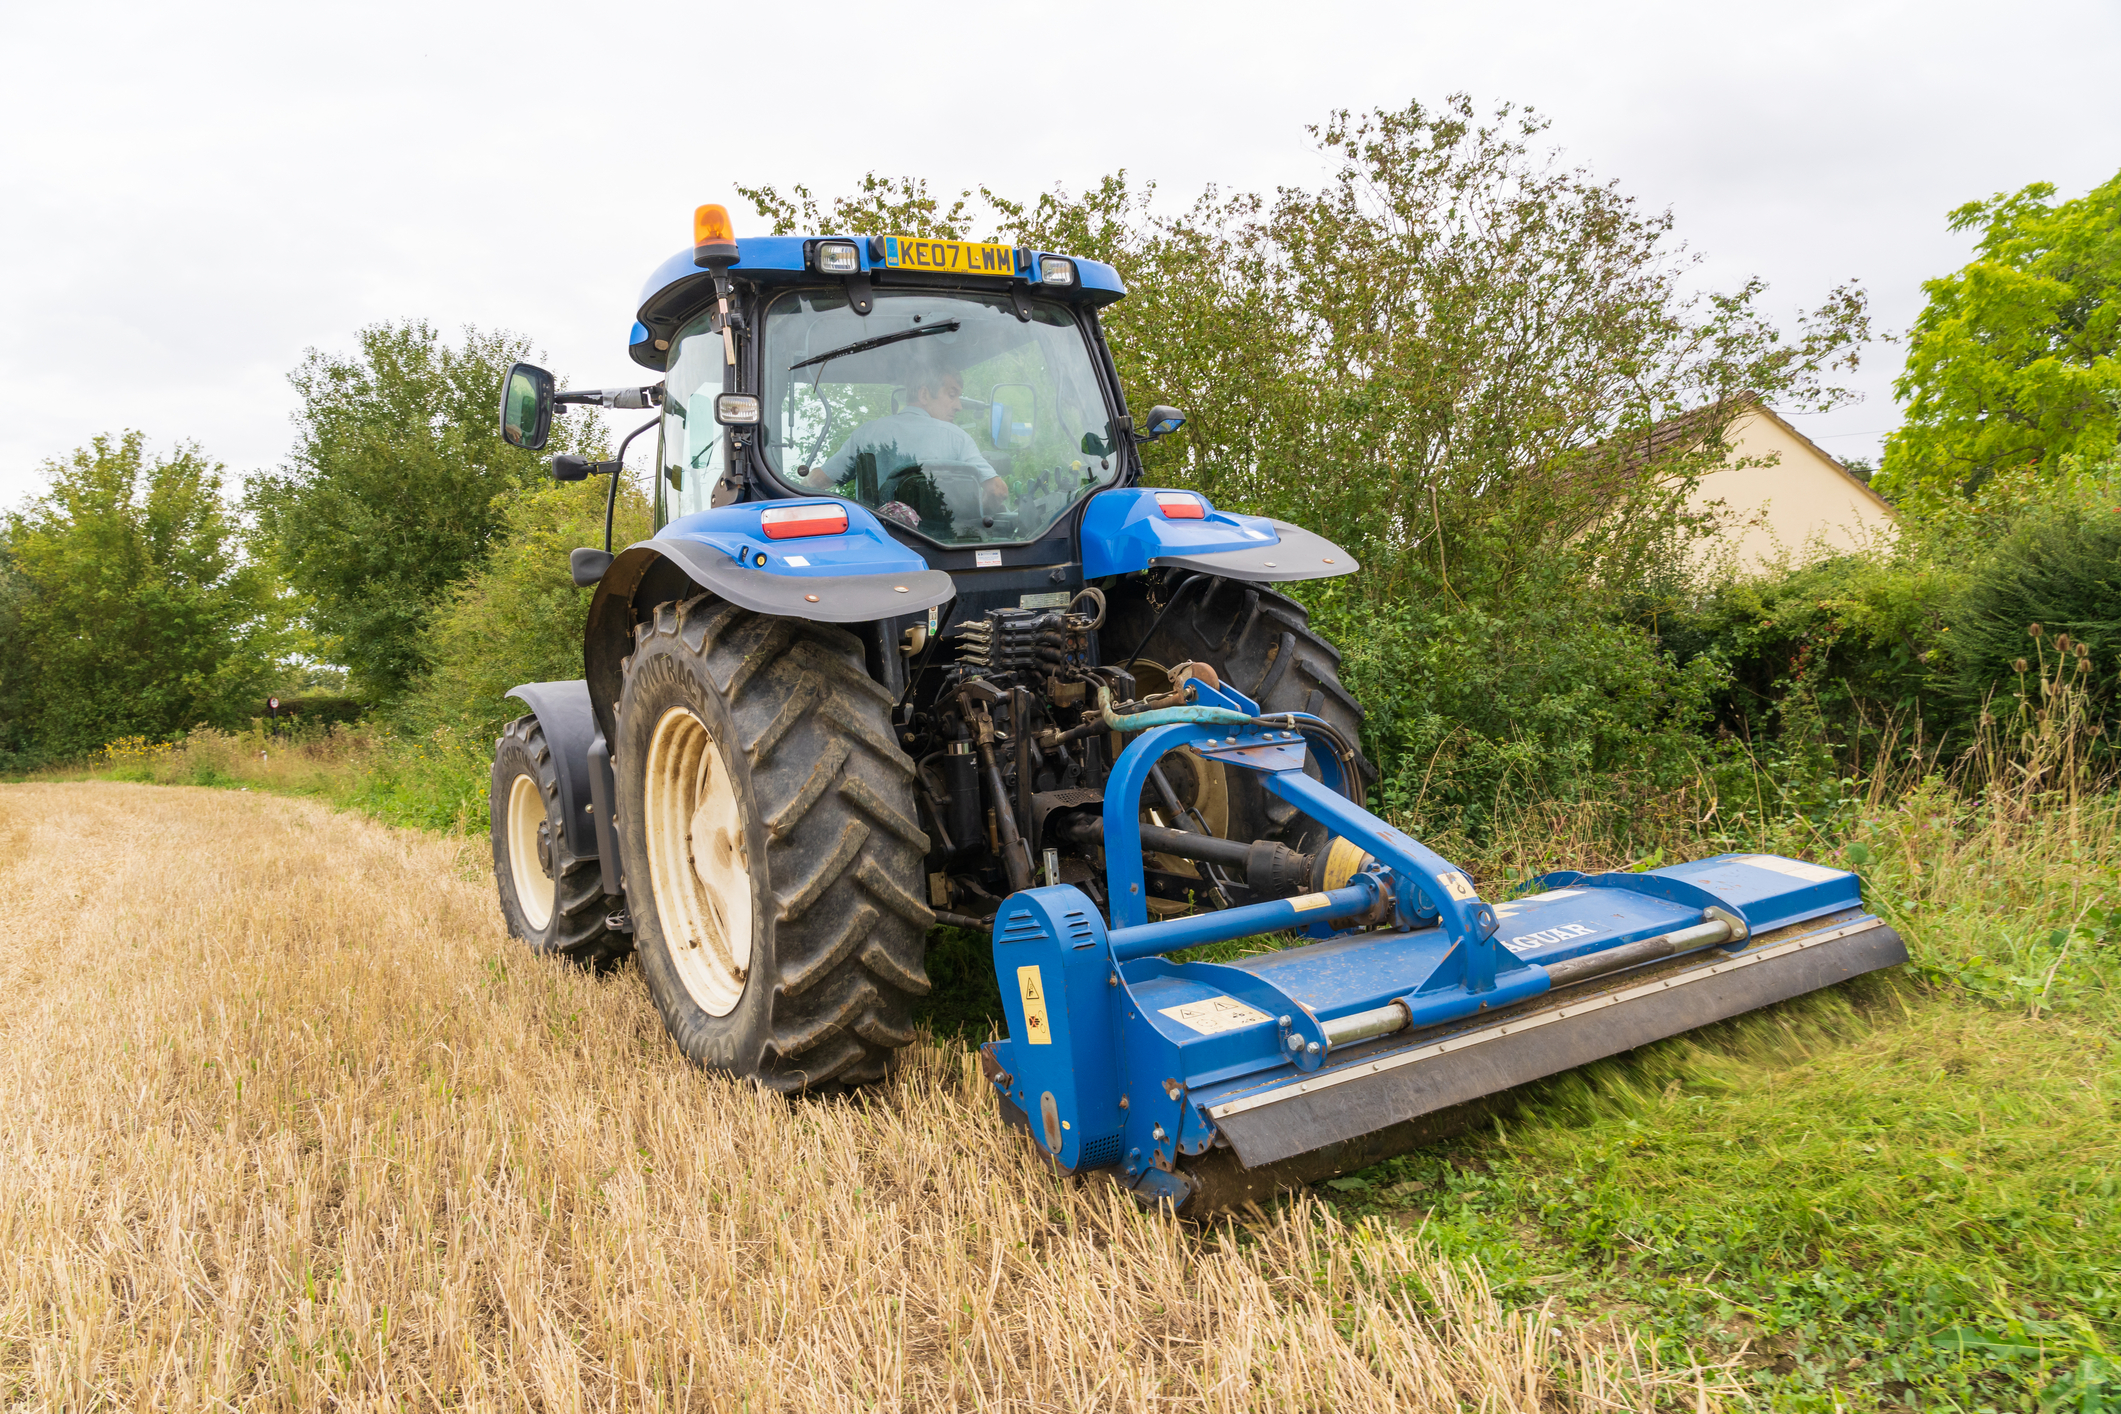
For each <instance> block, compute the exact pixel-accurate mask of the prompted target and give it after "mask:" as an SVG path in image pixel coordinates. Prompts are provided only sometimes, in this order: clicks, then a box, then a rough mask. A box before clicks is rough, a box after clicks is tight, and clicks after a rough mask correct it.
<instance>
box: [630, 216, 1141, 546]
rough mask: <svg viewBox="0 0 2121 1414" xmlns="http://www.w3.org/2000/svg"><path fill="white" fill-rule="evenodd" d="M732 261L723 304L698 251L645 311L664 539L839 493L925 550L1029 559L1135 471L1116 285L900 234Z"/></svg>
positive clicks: (644, 347) (810, 242) (1072, 264)
mask: <svg viewBox="0 0 2121 1414" xmlns="http://www.w3.org/2000/svg"><path fill="white" fill-rule="evenodd" d="M736 248H737V258H736V259H735V260H734V261H732V262H730V264H729V265H728V267H727V271H726V279H725V280H724V281H723V287H724V288H725V289H726V296H725V294H724V288H718V287H717V284H716V277H715V276H714V275H713V274H712V273H711V272H707V273H703V271H702V269H701V268H700V267H699V266H698V265H696V264H695V260H696V258H697V257H696V256H695V254H694V252H692V251H685V252H680V253H679V254H678V255H676V256H674V257H673V258H672V259H671V260H670V261H668V262H666V263H665V264H664V265H663V267H662V268H661V269H659V270H658V271H657V272H656V273H655V274H654V275H653V276H651V277H650V279H649V282H648V287H647V288H646V289H645V290H644V291H643V293H642V300H641V310H640V319H639V322H638V323H637V324H636V325H635V330H634V342H633V345H632V350H631V351H632V354H633V357H634V358H635V360H636V361H637V362H640V363H642V364H644V365H646V366H648V367H650V368H654V369H657V370H658V371H660V372H662V373H663V375H664V383H663V425H662V428H661V443H662V450H661V455H660V457H659V458H658V467H659V469H660V473H661V474H660V476H659V477H658V480H657V493H656V494H657V510H658V525H659V526H660V525H662V524H665V523H668V522H670V521H675V520H681V519H683V518H685V517H687V516H691V515H696V514H698V513H700V512H702V511H706V510H709V509H711V508H713V507H715V506H718V505H726V504H728V503H730V502H731V501H735V500H773V499H779V498H787V497H808V496H832V497H837V498H841V499H844V500H848V501H852V502H854V503H855V504H857V505H860V506H862V507H864V508H865V509H867V510H869V511H870V512H872V513H873V514H874V515H875V516H876V518H877V519H878V520H879V521H880V522H882V523H883V524H884V525H885V526H887V527H888V528H889V530H890V532H891V533H892V534H893V535H894V536H896V537H898V538H900V539H901V540H903V541H905V542H906V543H907V544H908V545H909V548H913V549H915V550H916V553H923V552H932V551H934V550H942V549H956V548H959V547H982V546H1002V545H1025V544H1029V543H1032V542H1035V541H1038V540H1039V539H1041V538H1042V537H1045V536H1047V535H1048V533H1049V532H1051V531H1053V530H1054V529H1055V528H1056V527H1057V526H1058V525H1059V524H1060V523H1061V522H1062V521H1063V520H1065V519H1067V518H1068V517H1069V515H1070V512H1072V511H1074V510H1076V509H1077V508H1078V507H1079V506H1080V505H1081V504H1082V502H1083V501H1084V500H1085V499H1086V498H1087V497H1089V496H1090V495H1092V494H1093V493H1095V492H1097V491H1099V490H1101V489H1104V488H1106V487H1110V486H1113V485H1115V484H1119V483H1120V482H1121V481H1122V480H1123V479H1131V478H1132V476H1133V475H1134V474H1135V473H1136V471H1137V467H1138V464H1137V463H1136V461H1135V459H1134V456H1133V438H1132V436H1131V435H1130V434H1131V432H1132V423H1131V421H1130V420H1129V419H1128V417H1127V413H1126V407H1125V402H1124V400H1123V398H1122V396H1121V393H1120V390H1119V387H1118V384H1117V380H1116V378H1115V376H1114V372H1113V368H1112V363H1111V359H1110V357H1109V355H1108V354H1107V352H1106V350H1105V347H1104V339H1103V333H1102V331H1101V330H1100V328H1099V327H1098V322H1097V314H1096V311H1097V309H1098V307H1099V306H1100V305H1103V304H1108V303H1110V302H1112V301H1113V300H1116V299H1118V298H1120V297H1121V295H1123V294H1124V293H1125V291H1124V288H1123V286H1122V285H1121V283H1120V281H1119V278H1118V276H1117V275H1116V274H1115V273H1114V272H1113V271H1112V269H1111V268H1110V267H1109V266H1105V265H1102V264H1099V263H1097V262H1095V261H1088V260H1082V259H1078V258H1075V257H1070V256H1064V255H1054V254H1049V253H1046V252H1040V251H1033V250H1029V249H1025V248H1020V247H1015V246H1006V245H996V244H987V243H977V242H969V241H938V240H915V239H911V238H907V237H900V236H881V237H862V238H856V237H840V238H835V237H785V236H767V237H756V238H752V239H749V240H745V241H743V242H741V243H737V245H736ZM725 298H726V302H727V307H728V311H729V315H728V318H727V320H726V321H725V318H724V315H723V303H724V299H725ZM725 395H734V398H733V400H732V401H724V398H725ZM733 413H734V414H735V415H734V416H733V415H732V414H733ZM738 417H747V418H750V419H751V420H750V421H739V420H737V419H738ZM1170 425H1172V426H1175V425H1176V423H1175V421H1174V422H1172V423H1171V424H1170ZM967 558H970V559H972V560H973V561H974V563H975V564H976V563H977V555H976V553H975V555H974V556H971V557H967ZM1063 558H1067V559H1074V558H1076V557H1075V556H1073V555H1068V556H1064V557H1063Z"/></svg>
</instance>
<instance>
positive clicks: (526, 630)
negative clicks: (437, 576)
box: [395, 478, 650, 742]
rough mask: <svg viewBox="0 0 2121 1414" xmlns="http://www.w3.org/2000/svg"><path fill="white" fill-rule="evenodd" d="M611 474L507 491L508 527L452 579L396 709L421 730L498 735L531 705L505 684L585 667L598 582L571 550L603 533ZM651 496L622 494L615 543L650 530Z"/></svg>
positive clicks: (502, 513) (504, 516) (597, 542)
mask: <svg viewBox="0 0 2121 1414" xmlns="http://www.w3.org/2000/svg"><path fill="white" fill-rule="evenodd" d="M607 491H608V483H606V482H605V481H604V480H603V479H602V478H598V479H596V480H594V481H582V482H575V483H572V484H559V485H554V484H550V483H548V484H546V485H544V486H542V487H537V488H534V489H532V490H528V491H524V492H521V493H518V494H516V495H513V496H509V497H505V498H503V500H502V502H501V504H499V505H498V506H497V507H496V513H497V519H498V522H499V527H500V528H499V530H498V531H497V532H496V533H495V536H494V546H493V549H492V552H491V553H490V554H489V555H488V556H487V558H486V559H485V561H484V562H483V563H482V564H481V565H480V566H479V568H477V569H475V570H473V571H472V572H471V573H470V574H469V575H467V576H465V578H464V579H462V580H460V581H459V582H458V583H457V584H456V585H455V586H454V587H453V588H451V589H450V590H449V592H448V594H447V596H446V597H445V598H444V599H443V600H442V601H441V603H440V605H439V606H438V607H437V608H436V610H435V613H434V618H433V621H432V623H431V624H430V626H429V628H428V630H427V633H426V636H425V638H424V640H423V645H424V653H425V656H426V657H427V659H428V661H429V662H431V663H432V664H433V666H432V667H431V668H429V669H428V671H427V673H426V675H425V676H424V677H422V678H421V679H419V680H418V682H417V683H416V684H415V685H414V687H413V688H412V690H411V692H410V693H408V694H407V697H406V699H405V701H404V702H403V703H402V704H401V705H400V706H399V708H398V710H397V711H396V713H395V717H396V719H397V721H398V722H399V723H400V724H401V725H402V726H404V727H405V728H406V729H407V730H409V731H411V732H413V733H415V734H416V735H421V736H426V735H429V734H431V733H433V732H434V731H435V730H436V729H438V728H443V727H447V728H449V729H451V730H455V731H458V732H461V733H463V734H465V735H466V737H467V739H473V740H476V739H482V738H483V739H486V740H488V741H489V742H490V740H491V738H492V737H493V736H494V734H495V733H496V732H498V731H499V730H500V729H501V728H502V727H503V726H504V725H506V724H507V723H508V722H509V721H510V720H512V719H513V718H516V717H519V716H521V715H522V714H523V711H524V708H523V705H522V704H521V703H519V702H516V701H515V700H514V699H512V698H508V697H505V696H504V694H505V693H506V692H507V691H508V689H509V688H511V687H514V686H516V685H517V684H518V683H524V682H552V681H556V680H562V679H567V678H578V677H580V676H582V630H583V627H584V625H585V624H587V622H588V619H589V599H590V593H591V591H589V590H587V589H579V588H577V587H576V586H575V582H574V577H573V575H572V573H571V572H570V570H569V568H568V562H567V556H568V553H569V552H570V551H572V550H574V549H576V548H578V547H580V546H584V545H591V546H601V545H602V544H603V543H604V498H605V495H606V494H607ZM649 533H650V531H649V508H648V501H647V498H646V497H644V496H643V495H641V493H640V492H639V491H638V490H637V489H635V488H633V487H631V486H628V487H626V488H625V489H624V490H623V491H622V492H621V494H620V497H619V504H618V514H617V517H616V522H615V524H614V527H613V536H612V543H613V544H614V545H618V546H624V545H626V544H629V543H631V542H632V541H635V540H644V539H646V538H647V537H648V535H649Z"/></svg>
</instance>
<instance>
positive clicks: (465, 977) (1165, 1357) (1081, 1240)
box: [0, 783, 1727, 1412]
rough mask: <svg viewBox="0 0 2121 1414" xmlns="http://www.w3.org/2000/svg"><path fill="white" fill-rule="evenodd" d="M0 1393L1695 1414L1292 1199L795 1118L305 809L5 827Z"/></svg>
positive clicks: (930, 1069) (181, 800) (1703, 1402)
mask: <svg viewBox="0 0 2121 1414" xmlns="http://www.w3.org/2000/svg"><path fill="white" fill-rule="evenodd" d="M0 840H4V841H6V843H7V844H8V846H9V847H8V848H7V850H6V851H5V857H6V859H7V860H8V864H7V866H6V867H7V868H8V870H9V871H10V873H11V875H12V877H11V878H10V879H9V880H8V886H7V887H6V888H5V889H4V890H0V898H5V899H6V900H8V903H7V905H6V908H7V910H8V924H9V935H10V936H11V937H12V938H13V939H14V940H15V946H14V947H12V948H10V949H9V950H8V951H7V953H6V954H5V955H4V957H0V1034H4V1038H5V1049H4V1057H0V1389H4V1390H5V1398H6V1400H7V1402H8V1403H9V1404H10V1405H15V1406H28V1405H34V1406H37V1407H43V1408H79V1409H90V1408H101V1407H111V1408H116V1407H121V1406H122V1407H128V1408H133V1407H153V1408H157V1409H165V1410H185V1409H197V1408H205V1407H215V1408H226V1407H229V1406H241V1407H243V1408H246V1409H270V1408H298V1407H321V1406H327V1405H329V1406H335V1407H346V1408H371V1407H374V1408H380V1407H392V1408H397V1407H411V1408H442V1407H448V1408H466V1409H469V1408H508V1409H518V1408H524V1407H530V1408H536V1409H540V1410H588V1409H615V1408H636V1407H639V1408H658V1409H698V1410H707V1409H713V1410H740V1409H741V1410H751V1411H768V1410H787V1411H796V1410H813V1409H814V1410H832V1411H835V1412H837V1411H843V1410H849V1409H856V1410H866V1409H878V1410H914V1409H952V1408H965V1409H972V1408H979V1409H1056V1410H1079V1409H1082V1410H1087V1409H1112V1410H1131V1409H1149V1408H1152V1407H1153V1408H1156V1409H1159V1410H1171V1409H1202V1410H1238V1409H1272V1410H1338V1411H1353V1410H1367V1409H1380V1410H1381V1409H1439V1410H1440V1409H1461V1408H1479V1409H1482V1410H1495V1411H1520V1410H1521V1411H1533V1410H1549V1409H1557V1408H1579V1409H1630V1410H1633V1409H1643V1410H1647V1409H1651V1408H1653V1407H1660V1406H1661V1407H1683V1408H1707V1407H1710V1406H1711V1405H1714V1404H1716V1403H1717V1402H1718V1401H1719V1400H1720V1399H1721V1398H1722V1397H1723V1396H1724V1395H1725V1393H1726V1392H1727V1386H1726V1385H1725V1384H1724V1383H1722V1382H1721V1381H1720V1380H1719V1379H1718V1378H1717V1377H1716V1376H1713V1375H1708V1374H1704V1373H1703V1372H1700V1371H1695V1370H1673V1369H1667V1368H1664V1367H1661V1366H1660V1365H1658V1364H1657V1363H1656V1362H1655V1361H1654V1360H1653V1359H1652V1358H1650V1357H1649V1355H1648V1354H1647V1353H1646V1352H1645V1351H1644V1350H1643V1349H1642V1348H1641V1347H1640V1346H1638V1345H1637V1344H1635V1343H1634V1342H1632V1341H1630V1340H1628V1339H1626V1338H1625V1337H1616V1336H1614V1335H1612V1334H1611V1333H1609V1332H1600V1333H1598V1334H1596V1335H1594V1334H1592V1333H1590V1332H1587V1331H1577V1330H1571V1329H1568V1328H1565V1327H1564V1326H1563V1325H1561V1324H1560V1323H1558V1322H1557V1321H1556V1320H1554V1319H1553V1318H1552V1317H1551V1315H1550V1313H1549V1312H1547V1311H1545V1310H1536V1311H1506V1310H1504V1309H1502V1308H1501V1307H1500V1306H1499V1305H1498V1303H1497V1302H1496V1301H1495V1299H1494V1298H1493V1296H1492V1295H1491V1294H1490V1293H1489V1291H1488V1289H1487V1287H1486V1286H1485V1284H1484V1283H1483V1281H1482V1278H1481V1276H1480V1274H1479V1273H1478V1272H1477V1271H1472V1270H1468V1269H1464V1268H1461V1267H1456V1266H1453V1265H1451V1264H1449V1263H1446V1262H1443V1261H1440V1260H1438V1259H1437V1257H1436V1256H1435V1255H1434V1253H1433V1252H1431V1251H1429V1250H1427V1249H1426V1248H1424V1247H1423V1246H1422V1245H1420V1244H1419V1243H1418V1242H1417V1241H1416V1240H1415V1238H1414V1236H1413V1235H1412V1234H1410V1233H1408V1232H1406V1231H1404V1230H1402V1229H1400V1228H1397V1227H1387V1226H1379V1225H1365V1226H1362V1227H1359V1228H1354V1229H1349V1228H1346V1227H1343V1226H1341V1225H1340V1224H1338V1223H1337V1222H1336V1221H1335V1220H1334V1219H1333V1217H1332V1216H1331V1215H1330V1214H1329V1213H1328V1212H1326V1211H1324V1210H1322V1209H1321V1208H1319V1207H1318V1206H1316V1205H1314V1204H1311V1203H1298V1204H1295V1205H1292V1206H1289V1207H1287V1208H1285V1209H1283V1210H1280V1211H1278V1212H1277V1213H1275V1214H1274V1215H1273V1216H1271V1217H1262V1218H1261V1219H1260V1220H1259V1221H1258V1222H1256V1223H1255V1224H1253V1225H1252V1226H1249V1227H1245V1226H1238V1225H1230V1226H1225V1227H1222V1228H1219V1229H1212V1230H1201V1229H1197V1228H1189V1227H1186V1226H1183V1225H1181V1224H1178V1223H1176V1222H1173V1221H1170V1220H1168V1219H1165V1218H1162V1217H1159V1216H1155V1215H1144V1214H1142V1213H1139V1212H1137V1211H1136V1210H1135V1208H1134V1206H1133V1204H1132V1203H1131V1202H1130V1201H1129V1200H1128V1199H1127V1198H1126V1197H1125V1196H1124V1195H1122V1194H1121V1193H1119V1192H1118V1191H1116V1190H1115V1189H1113V1188H1111V1187H1110V1186H1106V1185H1079V1184H1074V1185H1072V1184H1069V1183H1066V1182H1063V1181H1060V1180H1058V1179H1056V1178H1055V1177H1053V1176H1052V1175H1051V1174H1049V1173H1048V1172H1046V1171H1045V1170H1044V1169H1042V1168H1041V1167H1040V1166H1039V1165H1038V1164H1037V1163H1036V1162H1034V1160H1033V1159H1032V1157H1031V1155H1030V1154H1029V1153H1028V1152H1027V1150H1026V1148H1025V1147H1024V1146H1023V1145H1022V1143H1021V1142H1019V1141H1018V1140H1016V1139H1015V1138H1014V1137H1012V1136H1011V1135H1009V1134H1007V1133H1005V1131H1004V1130H1003V1129H1002V1128H1001V1126H1000V1125H999V1124H998V1123H997V1122H996V1120H995V1118H994V1115H993V1113H992V1111H991V1108H990V1107H989V1105H988V1104H987V1103H986V1102H985V1100H984V1097H983V1096H982V1095H981V1094H980V1093H979V1086H978V1084H977V1081H976V1078H975V1076H974V1072H973V1070H972V1067H971V1065H970V1064H969V1061H968V1058H967V1057H966V1056H965V1055H964V1054H963V1053H962V1052H957V1051H949V1050H944V1049H942V1048H928V1049H922V1050H919V1051H917V1052H916V1053H915V1054H914V1055H913V1056H912V1058H911V1060H910V1062H909V1064H908V1065H907V1066H906V1067H905V1068H904V1069H903V1070H902V1071H901V1072H900V1074H899V1075H898V1076H897V1078H896V1079H895V1080H894V1082H893V1083H891V1084H889V1085H888V1086H886V1087H884V1088H882V1090H881V1091H880V1092H878V1093H875V1094H873V1095H870V1096H868V1097H866V1098H864V1099H861V1100H858V1101H853V1102H849V1101H838V1102H812V1103H798V1104H792V1105H791V1104H788V1103H786V1102H784V1101H782V1100H779V1099H777V1098H774V1097H771V1096H767V1095H764V1094H761V1093H758V1092H755V1091H751V1090H747V1089H743V1088H740V1087H738V1086H736V1085H734V1084H731V1083H729V1082H727V1081H724V1080H722V1079H719V1078H717V1077H714V1076H710V1075H705V1074H701V1073H699V1072H697V1071H694V1070H691V1069H689V1068H688V1067H686V1066H684V1065H683V1064H681V1063H680V1062H679V1061H678V1059H677V1057H676V1054H675V1052H674V1051H673V1050H672V1049H671V1047H670V1045H669V1044H668V1042H667V1041H666V1040H665V1038H664V1036H663V1034H662V1032H661V1029H660V1027H659V1026H658V1024H657V1022H656V1019H655V1017H654V1014H653V1011H652V1009H651V1007H650V1005H649V1003H648V1000H647V998H646V996H645V994H644V993H643V991H642V988H641V987H640V985H639V983H638V982H637V980H636V979H635V977H634V975H633V974H632V972H631V970H630V969H628V970H622V971H621V972H620V973H619V974H617V975H616V976H614V977H611V978H608V979H603V980H599V979H596V978H593V977H590V976H586V975H583V974H581V973H579V972H576V971H573V970H570V969H569V968H567V967H565V966H563V965H557V964H551V963H546V962H543V961H539V960H534V959H532V958H531V957H529V956H527V955H526V954H524V953H523V952H522V951H520V949H519V946H518V945H516V944H515V943H513V942H511V941H510V940H508V939H507V938H505V937H503V936H502V935H501V932H500V929H499V925H498V922H497V919H496V917H495V911H494V908H493V905H492V902H491V888H490V882H489V880H488V878H487V875H486V868H485V866H484V864H483V862H482V861H480V860H479V858H478V857H477V854H476V853H475V848H474V847H473V846H470V845H466V844H463V843H461V842H452V841H446V840H442V839H438V838H435V837H431V836H423V835H415V834H410V833H404V832H396V831H390V830H386V829H384V828H382V827H379V826H376V825H374V824H372V823H369V822H366V821H364V820H361V819H358V818H355V817H352V816H347V815H336V814H333V813H331V812H330V811H329V810H327V809H325V808H323V807H321V806H318V805H315V804H312V803H308V802H301V801H291V800H284V799H274V798H265V797H259V796H255V795H241V794H236V793H232V792H215V791H201V790H184V791H177V790H171V789H166V788H156V787H151V786H136V785H120V784H110V783H90V784H74V785H32V786H24V787H14V788H9V789H7V790H6V791H4V792H0Z"/></svg>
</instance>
